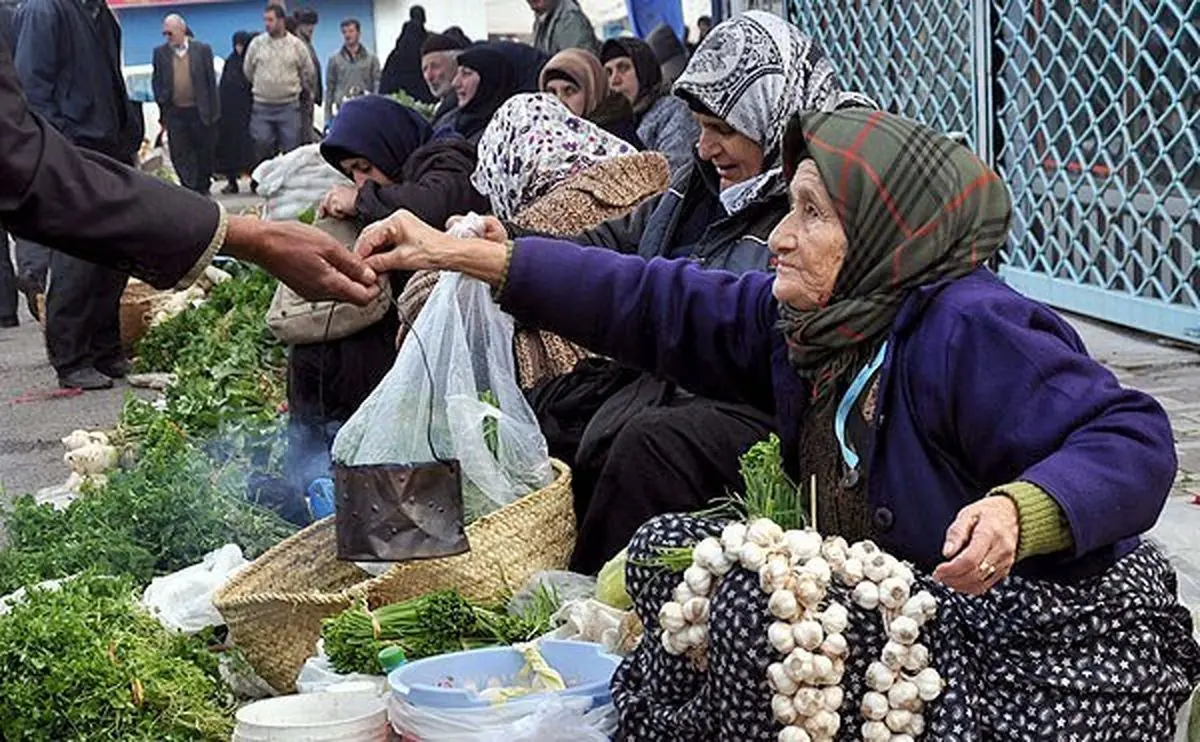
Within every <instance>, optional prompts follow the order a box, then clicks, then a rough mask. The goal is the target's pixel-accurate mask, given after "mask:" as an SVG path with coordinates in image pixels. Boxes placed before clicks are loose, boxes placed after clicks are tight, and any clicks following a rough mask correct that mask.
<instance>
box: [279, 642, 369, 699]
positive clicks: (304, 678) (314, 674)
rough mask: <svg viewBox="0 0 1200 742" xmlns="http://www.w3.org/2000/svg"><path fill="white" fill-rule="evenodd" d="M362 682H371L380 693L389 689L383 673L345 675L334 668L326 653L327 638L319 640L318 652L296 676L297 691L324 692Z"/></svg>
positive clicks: (356, 686)
mask: <svg viewBox="0 0 1200 742" xmlns="http://www.w3.org/2000/svg"><path fill="white" fill-rule="evenodd" d="M362 683H369V684H370V685H371V688H372V689H373V690H374V691H375V692H377V693H378V694H379V695H383V694H384V693H385V692H386V691H387V678H386V677H384V676H383V675H363V674H361V673H350V674H346V675H343V674H341V673H339V672H338V671H337V670H335V669H333V663H332V662H330V661H329V656H328V655H326V654H325V640H324V639H321V640H319V641H318V642H317V653H316V654H315V655H313V656H312V657H309V658H308V660H306V661H305V663H304V667H301V668H300V676H299V677H298V678H296V692H297V693H324V692H326V691H337V690H340V688H339V686H340V687H343V688H351V687H352V688H358V687H359V685H360V684H362Z"/></svg>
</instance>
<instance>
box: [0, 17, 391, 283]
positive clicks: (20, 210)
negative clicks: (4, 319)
mask: <svg viewBox="0 0 1200 742" xmlns="http://www.w3.org/2000/svg"><path fill="white" fill-rule="evenodd" d="M0 223H3V224H4V225H5V226H6V227H7V228H8V230H9V231H11V232H12V233H13V234H14V235H16V236H18V237H23V238H26V239H34V240H39V241H41V242H43V243H44V244H45V245H46V246H47V247H49V248H51V249H53V250H58V251H62V252H63V253H66V254H69V255H72V256H74V257H76V258H80V259H82V260H88V261H93V262H95V263H99V264H102V265H106V266H108V267H110V268H116V269H119V270H123V271H128V272H129V273H132V274H133V275H135V276H137V277H138V278H140V279H142V280H143V281H146V282H147V283H149V284H150V285H152V286H154V287H155V288H160V289H167V288H171V287H173V286H189V285H191V284H192V283H193V282H194V281H195V279H196V277H197V276H198V275H199V274H200V272H201V271H203V270H204V267H205V266H207V265H208V264H209V262H210V261H211V260H212V256H213V255H215V254H216V253H217V252H218V251H223V252H225V253H226V254H228V255H231V256H233V257H235V258H240V259H242V260H249V261H252V262H254V263H257V264H259V265H261V266H262V267H263V268H264V269H266V270H267V271H269V272H270V273H272V274H273V275H275V276H276V277H277V278H279V279H280V280H281V281H283V282H284V283H286V284H288V285H289V286H291V287H292V288H293V289H294V290H295V291H296V292H297V293H299V294H300V295H302V296H304V297H306V298H308V299H312V300H314V301H316V300H319V299H337V300H339V301H350V302H353V303H355V304H360V305H365V304H367V303H368V302H370V301H372V300H373V299H374V298H375V297H376V296H377V295H378V293H379V289H378V287H377V286H376V285H375V284H376V280H377V279H376V276H375V274H374V273H373V272H372V271H371V270H369V269H368V268H366V266H365V265H364V264H363V262H362V261H361V260H359V259H358V258H357V257H356V256H355V255H354V254H353V253H351V252H348V251H347V250H346V249H345V248H343V247H342V246H341V245H340V244H339V243H338V242H337V240H334V239H333V238H331V237H329V236H328V235H325V234H324V233H322V232H320V231H319V230H316V229H313V228H312V227H309V226H308V225H305V224H301V223H299V222H269V221H264V220H261V219H257V218H254V217H249V216H229V215H227V214H226V213H225V210H224V208H222V207H221V206H220V205H219V204H217V203H214V202H213V201H211V200H209V199H206V198H202V197H200V196H198V195H196V194H194V193H191V192H190V191H187V190H184V189H183V188H178V187H176V186H173V185H171V184H169V183H167V182H165V181H162V180H160V179H158V178H155V177H152V176H149V175H146V174H144V173H140V172H138V171H137V170H134V169H133V168H130V167H127V166H125V165H122V164H120V163H118V162H116V161H115V160H113V159H111V158H109V157H106V156H104V155H101V154H98V153H96V152H94V151H91V150H87V149H81V148H76V147H74V146H72V145H71V143H70V142H68V141H67V140H66V139H65V138H64V137H63V135H62V134H60V133H59V132H58V131H56V130H55V129H54V128H53V127H51V126H50V125H49V124H48V123H47V122H46V120H45V119H43V118H41V117H39V116H36V115H34V114H33V113H32V112H31V111H30V110H29V106H28V104H27V103H26V101H25V96H24V95H23V94H22V91H21V85H20V82H19V80H18V79H17V73H16V70H15V69H14V67H13V63H12V58H11V57H10V56H9V46H8V43H7V41H6V40H5V39H4V38H3V35H0Z"/></svg>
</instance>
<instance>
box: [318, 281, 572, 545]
mask: <svg viewBox="0 0 1200 742" xmlns="http://www.w3.org/2000/svg"><path fill="white" fill-rule="evenodd" d="M412 334H413V337H411V338H409V340H408V342H405V343H404V345H403V347H401V349H400V353H399V355H398V356H397V357H396V363H395V365H393V366H392V370H391V371H389V372H388V374H387V376H385V377H384V379H383V381H381V382H380V383H379V386H378V387H376V388H375V390H374V391H373V392H371V395H370V396H369V397H367V399H366V401H364V402H363V403H362V405H361V406H360V407H359V408H358V411H357V412H355V413H354V415H353V416H352V417H351V418H350V419H349V420H348V421H347V422H346V424H345V425H343V426H342V428H341V430H340V431H339V432H338V435H337V438H336V439H335V440H334V442H333V458H334V460H335V461H337V462H340V463H344V464H350V465H371V464H376V465H377V464H409V463H415V462H427V461H433V460H434V459H435V458H438V457H440V458H442V459H447V458H454V459H458V461H459V462H460V463H461V465H462V472H463V479H464V482H463V484H464V510H465V513H466V514H467V515H468V516H469V517H472V518H473V517H478V516H480V515H483V514H485V513H487V512H491V511H492V510H495V509H497V508H500V507H502V506H504V505H507V504H509V503H511V502H513V501H515V500H516V499H518V498H520V497H523V496H524V495H527V494H529V493H531V492H534V491H536V490H539V489H541V488H542V487H545V486H546V485H548V484H550V482H551V481H552V480H553V477H554V472H553V470H552V468H551V466H550V454H549V452H548V450H547V447H546V439H545V438H544V437H543V436H542V431H541V429H540V428H539V427H538V422H537V418H536V417H535V416H534V414H533V410H532V409H530V407H529V404H528V402H526V401H525V396H524V395H523V394H522V393H521V389H520V387H519V386H518V385H517V373H516V367H515V363H514V361H513V348H512V344H513V320H512V317H510V316H508V315H507V314H505V313H504V312H502V311H500V309H499V307H497V306H496V304H495V302H493V301H492V297H491V293H490V289H489V288H488V286H487V285H486V284H484V283H483V282H481V281H477V280H475V279H473V278H469V277H467V276H463V275H462V274H459V273H447V274H444V275H443V276H442V277H441V280H439V281H438V284H437V287H436V288H435V289H434V290H433V293H432V294H431V295H430V297H429V301H428V302H427V303H426V305H425V308H424V309H423V310H422V311H421V314H420V315H419V316H418V318H417V321H416V323H415V325H414V327H413V330H412ZM427 364H428V365H427ZM485 392H490V395H491V397H492V398H494V400H495V401H496V402H498V405H495V404H492V403H491V402H489V401H486V400H485V399H484V398H483V397H482V395H483V394H484V393H485ZM431 415H432V420H431ZM431 439H432V443H433V450H430V440H431ZM493 446H494V447H495V449H496V450H495V453H494V454H493V451H492V448H493ZM435 453H436V456H435ZM530 537H531V538H536V534H530Z"/></svg>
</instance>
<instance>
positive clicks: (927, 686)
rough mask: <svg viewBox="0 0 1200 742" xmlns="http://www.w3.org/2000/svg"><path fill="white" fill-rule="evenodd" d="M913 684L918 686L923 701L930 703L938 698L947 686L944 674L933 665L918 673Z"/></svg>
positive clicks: (918, 692)
mask: <svg viewBox="0 0 1200 742" xmlns="http://www.w3.org/2000/svg"><path fill="white" fill-rule="evenodd" d="M912 682H913V685H915V686H916V687H917V694H918V695H919V696H920V697H921V700H922V701H925V702H926V703H928V702H929V701H932V700H934V699H936V698H937V697H938V696H940V695H941V694H942V689H943V688H945V687H946V684H945V682H944V681H943V680H942V676H941V675H939V674H938V671H937V670H935V669H933V668H932V667H926V668H925V669H924V670H922V671H920V672H919V673H917V675H916V677H914V678H913V680H912Z"/></svg>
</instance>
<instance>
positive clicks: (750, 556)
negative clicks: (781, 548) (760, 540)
mask: <svg viewBox="0 0 1200 742" xmlns="http://www.w3.org/2000/svg"><path fill="white" fill-rule="evenodd" d="M738 561H740V562H741V563H742V566H743V567H745V568H746V569H748V570H750V571H751V572H754V573H758V571H759V570H761V569H762V566H763V565H764V564H766V562H767V551H766V549H764V548H763V547H761V546H759V545H758V544H756V543H754V542H752V541H747V542H746V543H745V544H744V545H743V546H742V550H741V552H740V553H739V554H738Z"/></svg>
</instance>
